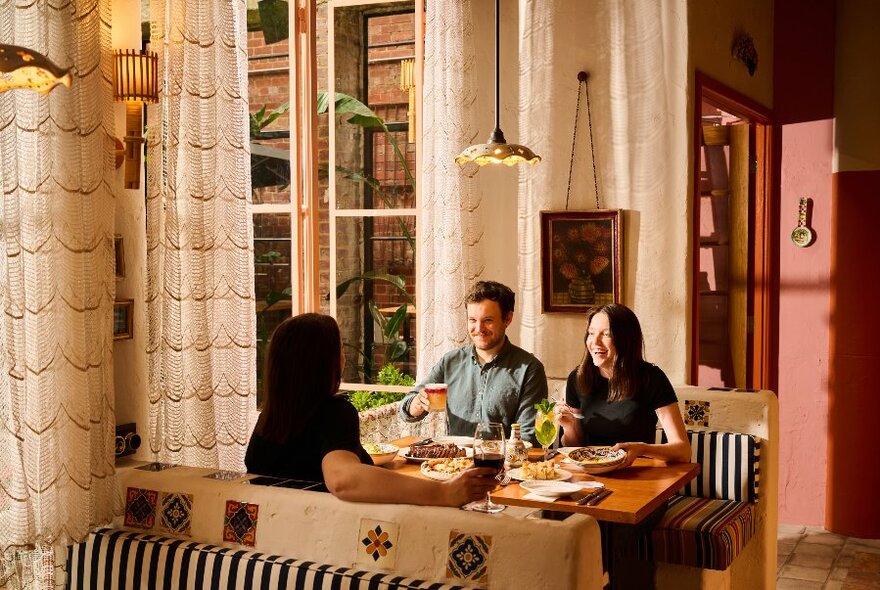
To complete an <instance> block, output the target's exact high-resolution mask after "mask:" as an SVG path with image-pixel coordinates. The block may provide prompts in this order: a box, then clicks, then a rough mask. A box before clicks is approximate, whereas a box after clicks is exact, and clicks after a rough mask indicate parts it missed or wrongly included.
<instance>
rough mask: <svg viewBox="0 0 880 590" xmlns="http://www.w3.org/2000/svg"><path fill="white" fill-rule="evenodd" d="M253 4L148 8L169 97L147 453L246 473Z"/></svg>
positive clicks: (156, 178) (152, 141)
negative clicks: (250, 26) (249, 44)
mask: <svg viewBox="0 0 880 590" xmlns="http://www.w3.org/2000/svg"><path fill="white" fill-rule="evenodd" d="M246 8H247V6H246V2H245V1H244V0H232V1H226V2H205V1H203V0H165V1H164V2H151V3H150V18H151V21H152V22H151V48H152V49H153V50H154V51H156V52H157V53H158V54H159V70H160V87H161V98H160V104H159V105H158V107H156V108H151V109H149V113H150V114H149V117H148V119H149V120H148V137H147V145H148V183H147V285H146V293H147V324H148V335H147V340H148V342H147V354H148V357H149V361H148V363H149V364H148V366H149V369H148V371H149V395H150V400H149V401H150V448H151V450H152V451H153V453H154V454H155V456H156V458H158V459H159V460H162V461H169V462H174V463H182V464H186V465H194V466H203V467H220V468H224V469H241V468H243V466H244V452H245V449H246V446H247V442H248V436H249V434H250V432H249V429H248V415H249V412H250V411H251V410H252V409H253V407H254V404H255V399H256V397H255V392H256V373H255V367H256V342H255V338H256V327H255V310H254V292H253V249H252V237H253V229H252V222H251V194H250V155H249V151H250V150H249V146H248V140H249V117H248V105H247V38H246V35H247V23H246Z"/></svg>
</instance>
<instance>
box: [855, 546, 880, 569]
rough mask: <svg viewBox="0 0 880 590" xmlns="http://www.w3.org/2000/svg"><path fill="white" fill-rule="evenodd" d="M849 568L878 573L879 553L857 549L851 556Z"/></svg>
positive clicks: (879, 566) (879, 567) (879, 564)
mask: <svg viewBox="0 0 880 590" xmlns="http://www.w3.org/2000/svg"><path fill="white" fill-rule="evenodd" d="M850 570H852V571H856V572H866V573H872V574H878V575H880V555H877V554H875V553H864V552H861V551H859V552H857V553H856V554H855V555H854V556H853V563H852V565H851V566H850Z"/></svg>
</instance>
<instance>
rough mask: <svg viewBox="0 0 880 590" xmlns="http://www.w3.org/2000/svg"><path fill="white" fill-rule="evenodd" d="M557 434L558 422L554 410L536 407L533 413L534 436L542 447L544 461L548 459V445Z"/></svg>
mask: <svg viewBox="0 0 880 590" xmlns="http://www.w3.org/2000/svg"><path fill="white" fill-rule="evenodd" d="M557 434H559V423H558V422H557V416H556V411H555V410H552V409H551V410H550V411H549V412H544V411H542V410H540V409H538V410H537V413H536V414H535V438H536V439H538V444H540V445H541V446H542V447H543V448H544V460H545V461H547V460H548V457H547V455H548V452H549V448H550V445H552V444H553V441H555V440H556V435H557Z"/></svg>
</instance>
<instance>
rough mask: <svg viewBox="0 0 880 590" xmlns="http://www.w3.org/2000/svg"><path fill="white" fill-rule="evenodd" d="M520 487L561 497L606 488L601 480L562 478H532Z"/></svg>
mask: <svg viewBox="0 0 880 590" xmlns="http://www.w3.org/2000/svg"><path fill="white" fill-rule="evenodd" d="M519 487H521V488H523V489H526V490H528V491H530V492H533V493H535V494H538V495H539V496H546V497H548V498H561V497H562V496H568V495H569V494H573V493H575V492H590V491H593V490H596V489H599V488H604V487H605V484H603V483H602V482H599V481H580V482H577V483H570V482H567V481H562V480H541V479H530V480H526V481H524V482H522V483H521V484H519Z"/></svg>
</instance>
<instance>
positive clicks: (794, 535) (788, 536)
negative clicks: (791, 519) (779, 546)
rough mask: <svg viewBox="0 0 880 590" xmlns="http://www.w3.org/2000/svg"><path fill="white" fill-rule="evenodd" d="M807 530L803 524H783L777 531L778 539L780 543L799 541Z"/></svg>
mask: <svg viewBox="0 0 880 590" xmlns="http://www.w3.org/2000/svg"><path fill="white" fill-rule="evenodd" d="M805 530H806V527H805V526H804V525H802V524H781V525H779V528H778V529H777V531H776V538H777V539H779V540H780V541H797V540H799V539H800V538H801V537H802V536H803V534H804V531H805Z"/></svg>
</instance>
